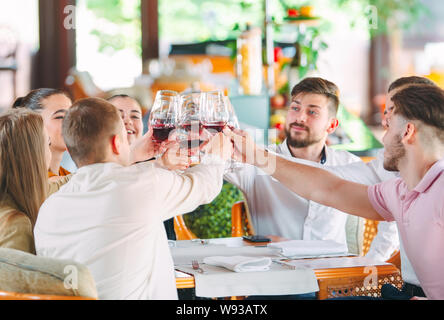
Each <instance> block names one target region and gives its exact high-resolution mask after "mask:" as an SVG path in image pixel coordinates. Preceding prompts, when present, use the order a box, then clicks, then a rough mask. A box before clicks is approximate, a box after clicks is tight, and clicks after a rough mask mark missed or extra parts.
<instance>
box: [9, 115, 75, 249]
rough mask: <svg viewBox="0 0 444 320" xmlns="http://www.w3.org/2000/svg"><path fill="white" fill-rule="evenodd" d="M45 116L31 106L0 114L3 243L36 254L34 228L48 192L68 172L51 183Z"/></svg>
mask: <svg viewBox="0 0 444 320" xmlns="http://www.w3.org/2000/svg"><path fill="white" fill-rule="evenodd" d="M49 145H50V140H49V136H48V132H47V130H46V128H45V126H44V124H43V119H42V117H41V116H40V115H39V114H37V113H35V112H33V111H30V110H24V109H18V110H11V111H8V112H6V113H4V114H3V115H1V116H0V247H2V248H11V249H16V250H21V251H25V252H29V253H34V254H35V247H34V236H33V228H34V225H35V222H36V220H37V214H38V211H39V209H40V206H41V205H42V203H43V201H45V199H46V197H47V195H48V194H50V193H51V192H54V191H56V190H57V189H58V188H59V187H60V185H62V184H63V183H66V182H67V181H68V179H69V176H68V177H66V178H65V179H63V180H60V181H59V182H57V183H51V185H50V186H49V187H48V167H49V163H50V160H51V151H50V148H49Z"/></svg>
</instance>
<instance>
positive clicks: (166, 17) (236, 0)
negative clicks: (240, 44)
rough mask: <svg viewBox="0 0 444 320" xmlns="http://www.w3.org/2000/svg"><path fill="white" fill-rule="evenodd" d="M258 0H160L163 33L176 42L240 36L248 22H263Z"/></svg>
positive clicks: (259, 23)
mask: <svg viewBox="0 0 444 320" xmlns="http://www.w3.org/2000/svg"><path fill="white" fill-rule="evenodd" d="M263 19H264V12H263V2H262V1H257V0H175V1H174V2H172V1H170V0H159V29H160V37H161V38H163V39H165V40H167V41H169V42H172V43H194V42H203V41H207V40H226V39H236V38H237V36H238V35H239V33H240V32H241V31H242V30H244V29H245V27H246V25H247V23H251V24H252V25H256V26H262V24H263Z"/></svg>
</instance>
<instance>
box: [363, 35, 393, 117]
mask: <svg viewBox="0 0 444 320" xmlns="http://www.w3.org/2000/svg"><path fill="white" fill-rule="evenodd" d="M369 67H370V70H369V74H370V83H369V93H370V94H369V97H370V110H369V111H368V113H367V115H366V116H365V119H364V120H365V122H366V123H367V124H370V125H379V124H380V121H379V120H378V116H377V114H378V113H379V112H380V110H379V106H378V105H377V104H376V103H375V101H374V97H376V96H377V95H384V94H386V93H387V89H388V86H389V81H390V79H389V77H390V71H391V70H390V42H389V39H388V36H386V35H378V36H375V37H373V38H372V39H371V41H370V63H369Z"/></svg>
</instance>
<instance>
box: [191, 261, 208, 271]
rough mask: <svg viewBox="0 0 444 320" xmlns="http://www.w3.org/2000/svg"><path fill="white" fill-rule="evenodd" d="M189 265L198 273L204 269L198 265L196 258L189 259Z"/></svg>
mask: <svg viewBox="0 0 444 320" xmlns="http://www.w3.org/2000/svg"><path fill="white" fill-rule="evenodd" d="M191 265H192V266H193V270H196V271H197V272H199V273H204V272H205V271H204V270H203V269H202V268H201V267H200V266H199V262H197V260H191Z"/></svg>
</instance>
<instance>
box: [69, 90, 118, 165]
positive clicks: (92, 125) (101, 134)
mask: <svg viewBox="0 0 444 320" xmlns="http://www.w3.org/2000/svg"><path fill="white" fill-rule="evenodd" d="M121 123H122V119H121V116H120V114H119V111H118V110H117V108H116V107H114V106H113V105H112V104H111V103H109V102H108V101H106V100H104V99H100V98H87V99H81V100H78V101H77V102H75V103H74V104H73V106H72V107H71V108H70V109H69V111H68V112H67V113H66V115H65V118H64V119H63V125H62V132H63V138H64V140H65V144H66V147H67V148H68V151H69V154H70V155H71V157H72V159H73V160H74V162H75V163H76V164H77V166H78V167H81V166H84V165H88V164H93V163H98V162H101V161H103V160H104V159H105V157H106V148H107V142H108V141H109V139H110V138H112V137H113V136H114V135H118V134H120V131H119V129H120V124H121Z"/></svg>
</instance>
